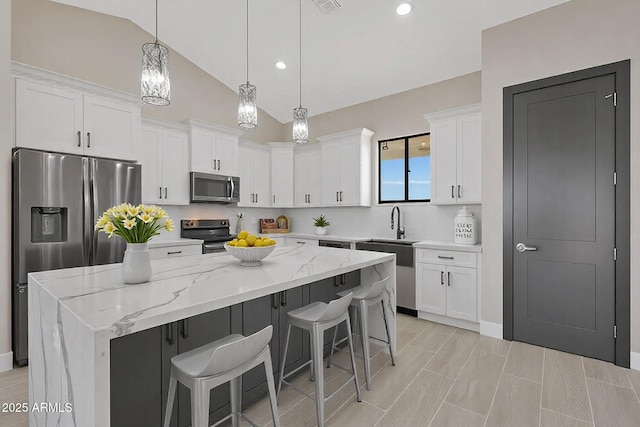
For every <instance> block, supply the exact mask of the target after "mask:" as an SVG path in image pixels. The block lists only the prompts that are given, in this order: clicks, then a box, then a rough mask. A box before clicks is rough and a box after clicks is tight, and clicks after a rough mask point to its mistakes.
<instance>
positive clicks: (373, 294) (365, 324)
mask: <svg viewBox="0 0 640 427" xmlns="http://www.w3.org/2000/svg"><path fill="white" fill-rule="evenodd" d="M388 279H389V278H388V277H385V278H384V279H382V280H380V281H378V282H375V283H372V284H369V285H360V286H358V287H355V288H352V289H349V290H347V291H342V292H338V296H343V295H346V294H347V293H348V292H351V293H353V298H352V299H351V307H353V308H354V310H355V311H358V312H359V313H358V314H359V316H358V315H357V314H356V315H355V316H354V327H353V329H354V331H355V330H356V329H357V328H356V325H357V324H358V320H359V321H360V322H359V323H360V336H361V337H362V353H363V362H364V376H365V382H366V384H367V390H371V366H370V362H369V360H370V357H371V355H370V351H369V307H371V306H374V305H376V304H378V303H380V306H381V309H382V319H383V320H384V328H385V330H386V332H387V341H382V340H379V341H382V342H383V343H385V344H386V346H387V347H389V355H390V356H391V365H393V366H396V362H395V360H394V357H393V350H392V348H391V335H390V334H389V324H388V323H387V315H386V312H385V310H384V302H383V300H382V293H383V292H384V288H385V286H386V284H387V280H388ZM337 335H338V328H337V327H336V328H335V331H334V332H333V344H332V345H331V354H330V355H329V363H331V358H332V357H333V350H334V349H335V348H336V345H338V344H341V343H343V342H344V341H345V340H346V339H347V338H343V339H341V340H340V341H338V342H336V336H337ZM356 345H357V341H356ZM358 357H359V356H358ZM327 365H328V364H327Z"/></svg>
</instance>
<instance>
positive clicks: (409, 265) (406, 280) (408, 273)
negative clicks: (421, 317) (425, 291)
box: [356, 239, 418, 316]
mask: <svg viewBox="0 0 640 427" xmlns="http://www.w3.org/2000/svg"><path fill="white" fill-rule="evenodd" d="M414 243H415V242H414V241H411V240H391V239H389V240H382V239H379V240H377V239H374V240H369V241H366V242H357V243H356V249H358V250H363V251H373V252H385V253H391V254H396V306H397V308H398V312H400V313H405V314H410V315H412V316H417V315H418V312H417V310H416V272H415V263H414V250H413V244H414Z"/></svg>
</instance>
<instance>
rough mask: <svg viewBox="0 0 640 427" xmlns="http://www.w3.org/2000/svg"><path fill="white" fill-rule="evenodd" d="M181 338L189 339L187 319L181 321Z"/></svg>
mask: <svg viewBox="0 0 640 427" xmlns="http://www.w3.org/2000/svg"><path fill="white" fill-rule="evenodd" d="M182 338H185V339H186V338H189V319H183V320H182Z"/></svg>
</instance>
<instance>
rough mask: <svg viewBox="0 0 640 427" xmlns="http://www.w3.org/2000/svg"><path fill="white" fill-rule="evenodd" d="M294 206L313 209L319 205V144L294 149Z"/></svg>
mask: <svg viewBox="0 0 640 427" xmlns="http://www.w3.org/2000/svg"><path fill="white" fill-rule="evenodd" d="M293 163H294V178H295V179H294V183H293V187H294V206H296V207H315V206H320V204H321V189H322V187H321V185H320V182H321V179H320V173H321V167H320V144H306V145H302V146H298V147H296V149H295V157H294V161H293Z"/></svg>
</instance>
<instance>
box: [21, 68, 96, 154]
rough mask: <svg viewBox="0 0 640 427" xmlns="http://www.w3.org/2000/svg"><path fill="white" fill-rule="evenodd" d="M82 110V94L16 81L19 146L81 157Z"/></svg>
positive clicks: (25, 81)
mask: <svg viewBox="0 0 640 427" xmlns="http://www.w3.org/2000/svg"><path fill="white" fill-rule="evenodd" d="M82 108H83V107H82V94H81V93H80V92H75V91H72V90H67V89H59V88H56V87H53V86H48V85H45V84H41V83H35V82H31V81H28V80H22V79H16V145H17V146H18V147H27V148H36V149H39V150H47V151H59V152H62V153H75V154H82V145H83V144H82V142H83V139H84V136H83V132H82V131H83V124H82V114H83V113H82ZM78 132H79V133H78Z"/></svg>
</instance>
